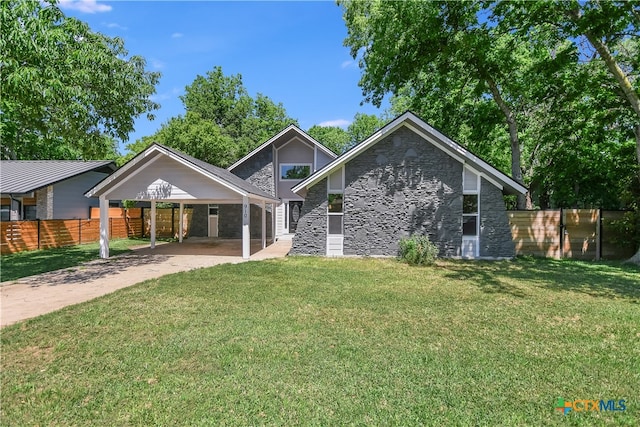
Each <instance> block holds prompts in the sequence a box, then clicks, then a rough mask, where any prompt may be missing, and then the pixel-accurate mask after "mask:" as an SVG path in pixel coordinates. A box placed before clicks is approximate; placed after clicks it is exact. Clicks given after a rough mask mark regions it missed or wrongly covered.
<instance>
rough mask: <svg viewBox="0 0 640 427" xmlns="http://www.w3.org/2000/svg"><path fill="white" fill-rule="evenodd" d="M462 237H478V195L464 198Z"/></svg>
mask: <svg viewBox="0 0 640 427" xmlns="http://www.w3.org/2000/svg"><path fill="white" fill-rule="evenodd" d="M462 235H463V236H477V235H478V195H477V194H465V195H464V196H462Z"/></svg>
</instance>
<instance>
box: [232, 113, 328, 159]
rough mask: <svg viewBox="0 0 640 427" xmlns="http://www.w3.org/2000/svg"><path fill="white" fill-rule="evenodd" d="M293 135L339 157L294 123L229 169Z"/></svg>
mask: <svg viewBox="0 0 640 427" xmlns="http://www.w3.org/2000/svg"><path fill="white" fill-rule="evenodd" d="M293 135H297V136H300V137H302V138H304V139H306V140H307V141H309V142H310V143H312V144H313V145H315V146H316V147H318V148H319V149H320V150H321V151H323V152H324V153H325V154H326V155H328V156H329V157H331V158H332V159H335V158H336V157H338V155H337V154H336V153H334V152H333V151H331V150H329V149H328V148H327V147H325V146H324V145H322V144H321V143H319V142H318V141H316V140H315V139H314V138H313V137H312V136H311V135H309V134H308V133H306V132H305V131H303V130H302V129H300V128H299V127H298V126H296V125H293V124H292V125H289V126H287V127H286V128H284V129H283V130H282V131H280V133H278V134H277V135H275V136H273V137H271V138H270V139H269V140H267V141H265V142H263V143H262V144H260V145H259V146H258V147H256V148H255V149H253V151H251V152H250V153H249V154H247V155H246V156H244V157H243V158H241V159H240V160H238V161H236V162H235V163H234V164H232V165H231V166H229V168H228V169H229V170H233V169H235V168H236V167H237V166H239V165H241V164H242V163H244V162H246V161H247V160H249V159H250V158H251V157H253V156H254V155H256V154H257V153H259V152H260V151H262V150H264V149H265V148H266V147H268V146H269V145H271V144H273V143H274V142H276V141H277V140H278V139H280V138H282V137H283V136H289V137H291V136H293Z"/></svg>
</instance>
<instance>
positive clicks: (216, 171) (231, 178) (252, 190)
mask: <svg viewBox="0 0 640 427" xmlns="http://www.w3.org/2000/svg"><path fill="white" fill-rule="evenodd" d="M154 145H157V146H158V147H161V148H163V149H165V150H167V151H170V152H171V153H172V154H173V155H175V156H178V157H180V158H182V159H183V160H186V161H188V162H190V163H193V164H194V165H196V166H198V167H199V168H201V169H204V170H206V171H207V172H209V173H210V174H212V175H215V176H216V177H218V178H220V179H223V180H225V181H227V182H229V183H231V184H233V185H234V186H236V187H238V188H239V189H241V190H243V191H246V192H247V193H249V194H253V195H256V196H261V197H265V198H269V199H276V197H274V196H272V195H271V194H269V193H267V192H265V191H262V190H261V189H259V188H258V187H256V186H255V185H253V184H251V183H250V182H249V181H245V180H244V179H242V178H240V177H239V176H237V175H234V174H233V173H231V172H229V171H228V170H227V169H222V168H220V167H218V166H214V165H212V164H211V163H207V162H204V161H202V160H200V159H196V158H195V157H192V156H190V155H188V154H185V153H183V152H180V151H178V150H175V149H173V148H170V147H167V146H166V145H162V144H159V143H157V142H154Z"/></svg>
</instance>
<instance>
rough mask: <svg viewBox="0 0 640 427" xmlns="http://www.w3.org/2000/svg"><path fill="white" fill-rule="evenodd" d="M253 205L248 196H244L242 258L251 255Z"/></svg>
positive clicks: (247, 257)
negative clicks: (251, 215)
mask: <svg viewBox="0 0 640 427" xmlns="http://www.w3.org/2000/svg"><path fill="white" fill-rule="evenodd" d="M250 214H251V205H250V204H249V198H248V197H247V196H243V197H242V258H244V259H249V257H251V229H250V227H249V225H250V218H249V217H250Z"/></svg>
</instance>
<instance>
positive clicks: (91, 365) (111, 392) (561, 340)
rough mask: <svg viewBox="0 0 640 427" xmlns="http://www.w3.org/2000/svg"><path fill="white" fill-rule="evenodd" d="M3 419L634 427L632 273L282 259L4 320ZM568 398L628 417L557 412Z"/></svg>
mask: <svg viewBox="0 0 640 427" xmlns="http://www.w3.org/2000/svg"><path fill="white" fill-rule="evenodd" d="M1 371H2V372H1V374H0V375H1V386H2V389H1V390H2V408H1V415H2V418H1V419H0V424H2V425H7V426H8V425H19V426H22V425H91V424H93V425H145V426H146V425H264V424H267V425H292V424H302V425H345V424H349V425H351V424H354V425H355V424H357V425H403V426H404V425H492V426H493V425H549V424H551V425H554V424H555V425H630V426H635V425H639V424H640V412H639V411H640V398H639V396H640V393H639V391H640V389H639V387H638V384H640V270H639V269H637V268H635V267H621V266H617V265H605V264H591V263H582V262H575V261H552V260H531V259H521V260H518V261H514V262H506V261H505V262H456V261H439V262H438V265H437V266H435V267H429V268H412V267H408V266H406V265H403V264H399V263H397V262H395V261H393V260H376V259H318V258H311V257H301V258H287V259H281V260H271V261H262V262H248V263H242V264H235V265H221V266H218V267H214V268H211V269H201V270H195V271H192V272H188V273H180V274H174V275H170V276H165V277H163V278H160V279H157V280H152V281H148V282H145V283H143V284H140V285H136V286H133V287H130V288H126V289H122V290H120V291H118V292H116V293H114V294H111V295H107V296H104V297H101V298H99V299H97V300H94V301H92V302H88V303H84V304H80V305H76V306H72V307H68V308H66V309H64V310H61V311H59V312H55V313H51V314H48V315H45V316H42V317H39V318H36V319H32V320H28V321H25V322H22V323H18V324H15V325H12V326H9V327H6V328H4V329H3V330H2V369H1ZM558 398H563V399H565V400H566V401H571V400H577V399H588V400H596V399H597V400H600V399H604V400H605V401H608V400H615V401H616V402H618V401H619V400H621V399H624V400H625V404H626V411H617V412H609V411H607V412H604V411H603V412H578V411H571V412H570V413H569V414H567V415H563V414H562V413H561V412H559V411H557V410H555V409H554V406H555V403H556V401H557V399H558Z"/></svg>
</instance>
